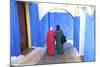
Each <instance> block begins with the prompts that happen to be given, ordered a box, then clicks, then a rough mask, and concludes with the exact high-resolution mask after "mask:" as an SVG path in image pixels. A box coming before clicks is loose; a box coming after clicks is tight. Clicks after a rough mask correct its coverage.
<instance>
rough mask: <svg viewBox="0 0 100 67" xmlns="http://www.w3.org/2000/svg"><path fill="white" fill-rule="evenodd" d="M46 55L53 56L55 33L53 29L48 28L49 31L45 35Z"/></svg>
mask: <svg viewBox="0 0 100 67" xmlns="http://www.w3.org/2000/svg"><path fill="white" fill-rule="evenodd" d="M46 42H47V53H48V55H50V56H53V55H54V54H55V32H54V31H53V27H50V30H49V31H48V33H47V40H46Z"/></svg>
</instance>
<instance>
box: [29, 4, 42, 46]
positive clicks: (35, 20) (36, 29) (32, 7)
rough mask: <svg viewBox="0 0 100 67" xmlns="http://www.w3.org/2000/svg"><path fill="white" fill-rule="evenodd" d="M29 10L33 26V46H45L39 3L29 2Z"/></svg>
mask: <svg viewBox="0 0 100 67" xmlns="http://www.w3.org/2000/svg"><path fill="white" fill-rule="evenodd" d="M29 12H30V27H31V41H32V46H35V47H43V46H44V45H43V44H44V42H43V39H42V38H43V35H42V31H43V28H41V27H42V26H41V23H40V21H39V14H38V4H36V3H29Z"/></svg>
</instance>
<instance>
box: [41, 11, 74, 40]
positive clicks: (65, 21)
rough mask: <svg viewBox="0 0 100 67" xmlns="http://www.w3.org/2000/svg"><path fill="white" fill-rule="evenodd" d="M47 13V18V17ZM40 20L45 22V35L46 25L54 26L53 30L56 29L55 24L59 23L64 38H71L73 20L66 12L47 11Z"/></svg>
mask: <svg viewBox="0 0 100 67" xmlns="http://www.w3.org/2000/svg"><path fill="white" fill-rule="evenodd" d="M48 15H49V18H48ZM42 22H43V23H44V24H45V23H46V24H47V25H46V24H45V26H46V27H45V28H46V30H45V36H46V33H47V31H48V28H49V27H48V26H49V24H50V26H52V27H54V30H56V25H57V24H59V25H60V27H61V29H62V30H63V32H64V34H65V36H66V38H67V39H68V40H73V25H74V20H73V17H72V16H71V15H70V14H68V13H49V14H46V15H45V16H44V18H43V19H42Z"/></svg>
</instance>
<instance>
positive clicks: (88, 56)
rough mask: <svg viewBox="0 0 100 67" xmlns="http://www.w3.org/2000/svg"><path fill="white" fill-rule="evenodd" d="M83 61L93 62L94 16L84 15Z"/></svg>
mask: <svg viewBox="0 0 100 67" xmlns="http://www.w3.org/2000/svg"><path fill="white" fill-rule="evenodd" d="M85 35H86V36H85V48H84V50H85V51H84V61H95V15H93V16H89V15H86V32H85Z"/></svg>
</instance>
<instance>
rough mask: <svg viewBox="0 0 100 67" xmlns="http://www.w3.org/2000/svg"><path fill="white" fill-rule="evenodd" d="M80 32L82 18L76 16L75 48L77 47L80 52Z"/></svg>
mask: <svg viewBox="0 0 100 67" xmlns="http://www.w3.org/2000/svg"><path fill="white" fill-rule="evenodd" d="M79 32H80V17H79V16H75V17H74V34H73V35H74V47H76V49H77V50H78V52H79V36H80V35H79Z"/></svg>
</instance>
